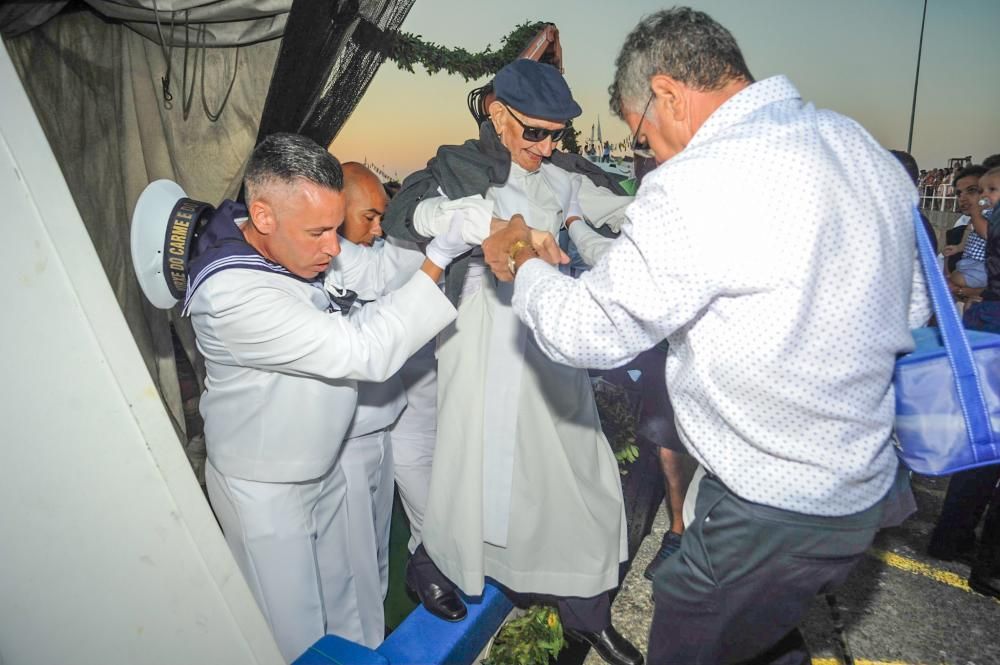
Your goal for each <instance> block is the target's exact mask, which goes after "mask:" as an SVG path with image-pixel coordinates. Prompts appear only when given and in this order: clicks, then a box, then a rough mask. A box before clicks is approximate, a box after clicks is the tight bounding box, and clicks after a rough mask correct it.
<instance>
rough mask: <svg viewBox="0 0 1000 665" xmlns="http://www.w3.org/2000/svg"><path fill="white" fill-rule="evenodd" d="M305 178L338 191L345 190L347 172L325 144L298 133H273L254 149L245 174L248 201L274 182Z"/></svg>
mask: <svg viewBox="0 0 1000 665" xmlns="http://www.w3.org/2000/svg"><path fill="white" fill-rule="evenodd" d="M298 179H304V180H308V181H309V182H312V183H315V184H317V185H320V186H321V187H327V188H329V189H333V190H335V191H338V192H339V191H341V190H343V189H344V172H343V170H342V169H341V167H340V162H338V161H337V158H336V157H334V156H333V155H331V154H330V153H329V151H328V150H327V149H326V148H324V147H323V146H321V145H319V144H318V143H316V142H315V141H313V140H312V139H310V138H307V137H305V136H301V135H299V134H288V133H285V132H279V133H277V134H270V135H269V136H267V137H266V138H265V139H264V140H263V141H261V142H260V144H259V145H258V146H257V147H256V148H254V151H253V154H251V155H250V161H249V162H247V168H246V171H244V173H243V186H244V187H245V188H246V200H247V203H249V202H250V201H253V200H254V199H255V198H256V197H257V196H258V195H259V194H260V193H261V191H262V190H263V189H264V188H265V187H267V186H269V185H271V184H275V183H281V184H284V185H290V184H292V183H293V182H294V181H295V180H298Z"/></svg>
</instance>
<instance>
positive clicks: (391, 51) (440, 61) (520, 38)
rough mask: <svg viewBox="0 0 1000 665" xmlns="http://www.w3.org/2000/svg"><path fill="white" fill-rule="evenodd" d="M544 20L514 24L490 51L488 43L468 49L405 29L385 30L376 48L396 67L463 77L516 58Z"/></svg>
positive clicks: (488, 73)
mask: <svg viewBox="0 0 1000 665" xmlns="http://www.w3.org/2000/svg"><path fill="white" fill-rule="evenodd" d="M543 27H545V23H542V22H539V21H529V22H525V23H522V24H521V25H519V26H517V27H516V28H514V30H513V31H511V32H510V33H509V34H508V35H507V36H505V37H503V38H502V39H501V41H502V42H503V48H501V49H500V50H499V51H494V50H493V48H492V46H490V45H488V44H487V46H486V48H485V49H484V50H483V51H480V52H479V53H470V52H469V51H466V50H465V49H464V48H448V47H447V46H441V45H440V44H435V43H434V42H426V41H424V39H423V37H421V36H420V35H414V34H411V33H408V32H400V33H385V34H384V36H383V39H382V42H381V43H380V44H378V48H379V50H381V51H382V52H383V53H385V55H386V57H388V58H389V59H390V60H392V61H393V62H395V63H396V64H397V65H399V67H400V69H405V70H406V71H408V72H412V71H413V66H414V65H416V64H420V65H423V66H424V69H426V70H427V71H428V73H430V74H436V73H437V72H439V71H445V72H448V73H449V74H458V75H459V76H461V77H462V78H464V79H465V80H466V81H471V80H473V79H479V78H483V77H484V76H493V75H494V74H496V73H497V72H498V71H500V69H501V68H502V67H503V66H504V65H506V64H507V63H509V62H511V61H512V60H514V59H515V58H517V56H518V54H520V52H521V50H522V49H524V47H525V46H526V45H527V44H528V41H529V40H530V39H531V38H532V37H534V36H535V35H536V34H537V33H538V32H539V31H540V30H541V29H542V28H543Z"/></svg>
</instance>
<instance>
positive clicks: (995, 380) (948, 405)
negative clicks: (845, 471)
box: [893, 211, 1000, 476]
mask: <svg viewBox="0 0 1000 665" xmlns="http://www.w3.org/2000/svg"><path fill="white" fill-rule="evenodd" d="M914 224H915V225H916V237H917V249H918V251H919V254H920V263H921V265H922V267H923V271H924V277H925V279H926V281H927V290H928V292H929V293H930V297H931V303H932V304H933V307H934V314H935V316H936V318H937V323H938V327H937V328H919V329H917V330H914V331H913V338H914V341H915V342H916V349H915V350H914V351H913V352H912V353H909V354H907V355H905V356H902V357H900V359H899V360H898V361H897V362H896V371H895V375H894V377H893V383H894V386H895V390H896V438H897V440H898V446H897V453H898V454H899V457H900V459H901V460H902V461H903V463H904V464H906V466H907V467H909V468H910V469H912V470H913V471H915V472H917V473H921V474H924V475H929V476H942V475H948V474H952V473H955V472H957V471H962V470H965V469H972V468H975V467H979V466H987V465H989V464H998V463H1000V437H998V436H997V434H996V427H995V425H994V423H997V424H1000V335H995V334H992V333H985V332H978V331H968V332H967V331H966V330H965V329H964V328H963V327H962V324H961V321H960V320H959V318H958V312H956V311H955V305H954V303H953V302H952V298H951V294H950V293H949V291H948V287H947V286H946V285H945V282H944V276H943V275H942V274H941V270H940V268H939V267H938V263H937V260H936V258H935V256H934V250H933V249H932V248H931V244H930V239H929V238H928V237H927V233H926V231H925V230H924V228H923V224H922V222H921V221H920V214H919V212H917V211H914Z"/></svg>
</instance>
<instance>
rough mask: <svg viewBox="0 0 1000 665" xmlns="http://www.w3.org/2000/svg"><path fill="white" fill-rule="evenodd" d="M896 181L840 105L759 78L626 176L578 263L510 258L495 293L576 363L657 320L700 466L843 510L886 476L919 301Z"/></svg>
mask: <svg viewBox="0 0 1000 665" xmlns="http://www.w3.org/2000/svg"><path fill="white" fill-rule="evenodd" d="M916 201H917V194H916V190H915V189H914V187H913V184H912V182H911V181H910V180H909V178H908V177H907V175H906V173H905V172H904V170H903V169H902V167H901V166H900V165H899V164H898V162H896V160H895V158H894V157H893V156H892V155H891V154H890V153H889V152H888V151H886V150H885V149H883V148H882V147H881V146H880V145H879V144H878V143H877V142H876V141H875V140H874V139H873V138H872V137H871V136H870V135H869V134H868V133H867V132H866V131H865V130H864V129H863V128H862V127H861V126H860V125H858V124H857V123H855V122H854V121H853V120H851V119H849V118H846V117H844V116H841V115H838V114H836V113H833V112H831V111H827V110H820V109H816V108H815V107H813V106H812V105H811V104H807V103H804V102H803V101H802V100H801V99H800V97H799V94H798V92H797V91H796V89H795V87H794V86H793V85H792V84H791V82H789V81H788V79H786V78H785V77H781V76H778V77H773V78H769V79H766V80H764V81H760V82H758V83H755V84H753V85H751V86H749V87H747V88H745V89H744V90H742V91H740V92H739V93H737V94H736V95H734V96H733V97H731V98H730V99H729V100H727V101H726V102H725V103H724V104H723V105H722V106H720V107H719V108H718V109H716V111H715V112H714V113H713V114H712V115H711V116H710V117H709V118H708V119H707V120H706V122H705V123H704V124H703V125H702V127H701V128H700V129H699V130H698V132H697V133H696V134H695V136H694V137H693V138H692V140H691V142H690V143H689V145H688V146H687V147H686V148H685V149H684V150H683V151H682V152H680V153H679V154H678V155H676V156H675V157H674V158H672V159H670V160H669V161H667V162H665V163H664V164H662V165H661V166H660V167H659V168H657V169H656V170H655V171H654V172H653V173H651V174H649V175H648V176H646V179H645V180H644V182H643V185H642V188H641V189H640V191H639V192H638V195H637V197H636V200H635V201H634V203H632V205H631V206H630V207H629V209H628V216H629V221H628V222H626V223H625V225H624V226H623V228H622V235H621V237H620V238H618V239H617V240H616V241H615V242H614V243H613V244H612V245H611V247H610V249H609V250H608V252H607V253H606V254H605V255H604V256H603V257H601V259H600V260H599V261H598V262H597V265H596V266H595V267H594V268H593V269H592V270H591V271H589V272H587V273H586V274H584V275H583V276H582V277H580V278H579V279H576V280H574V279H571V278H569V277H566V276H565V275H561V274H560V273H559V272H558V271H557V270H555V269H554V268H552V267H551V266H548V265H546V264H545V263H543V262H542V261H540V260H530V261H528V262H527V263H525V264H524V265H523V266H522V267H521V269H520V270H518V274H517V279H516V282H515V296H514V307H515V310H516V311H517V312H518V314H519V315H520V316H521V318H522V319H523V320H524V321H525V323H526V324H527V325H528V326H530V328H531V329H532V330H533V331H534V334H535V337H536V339H537V340H538V342H539V345H540V346H541V347H542V348H543V349H544V351H545V352H546V353H547V354H548V355H549V357H551V358H552V359H554V360H556V361H558V362H563V363H566V364H570V365H575V366H578V367H594V368H607V367H616V366H619V365H621V364H623V363H624V362H626V361H627V360H629V359H630V358H632V357H634V356H635V355H636V354H637V353H639V352H640V351H642V350H644V349H647V348H649V347H651V346H653V345H654V344H656V343H657V342H659V341H660V340H662V339H664V338H667V339H668V340H669V342H670V353H669V355H668V358H667V362H666V368H665V369H666V377H667V383H668V386H669V389H670V395H671V397H672V400H673V406H674V410H675V413H676V419H677V427H678V431H679V433H680V435H681V438H682V440H683V441H684V443H685V444H686V445H687V447H688V450H689V451H690V452H691V453H692V454H693V455H694V456H695V457H696V458H697V459H698V460H699V461H700V462H701V463H702V464H703V465H704V466H705V467H706V468H707V470H709V471H710V472H712V473H714V474H715V475H717V476H718V477H719V478H720V479H721V480H722V481H723V482H724V483H725V484H726V485H728V486H729V487H730V489H732V491H734V492H735V493H736V494H738V495H739V496H741V497H743V498H744V499H747V500H749V501H753V502H756V503H761V504H765V505H769V506H774V507H777V508H782V509H785V510H791V511H796V512H802V513H807V514H813V515H846V514H850V513H854V512H858V511H860V510H863V509H865V508H868V507H870V506H871V505H873V504H874V503H876V502H877V501H878V500H879V499H880V498H881V497H882V496H884V495H885V493H886V492H887V490H888V489H889V487H890V485H891V484H892V481H893V477H894V474H895V471H896V466H897V462H896V456H895V453H894V451H893V448H892V446H891V444H890V436H891V432H892V425H893V419H894V413H895V399H894V395H893V390H892V382H891V380H892V372H893V366H894V364H895V360H896V357H897V355H898V354H900V353H904V352H906V351H909V350H911V349H912V345H913V341H912V337H911V335H910V328H911V327H915V326H917V325H920V324H922V323H923V322H924V321H925V320H926V318H927V316H928V311H929V310H928V301H927V295H926V291H925V289H924V285H923V279H922V277H921V275H920V271H919V269H916V270H915V266H916V265H917V264H916V260H915V249H914V235H913V233H914V225H913V218H912V214H913V212H912V211H913V207H914V205H915V204H916Z"/></svg>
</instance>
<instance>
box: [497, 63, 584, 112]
mask: <svg viewBox="0 0 1000 665" xmlns="http://www.w3.org/2000/svg"><path fill="white" fill-rule="evenodd" d="M493 91H494V92H495V93H496V96H497V99H499V100H500V101H502V102H504V103H505V104H507V105H508V106H510V107H512V108H514V109H516V110H518V111H520V112H521V113H523V114H524V115H529V116H531V117H533V118H542V119H543V120H552V121H553V122H565V121H567V120H571V119H573V118H575V117H577V116H578V115H580V114H581V113H583V109H581V108H580V105H579V104H577V103H576V102H575V101H573V93H572V92H570V90H569V86H568V85H566V79H564V78H563V76H562V74H560V73H559V70H558V69H556V68H555V67H553V66H552V65H546V64H543V63H541V62H535V61H534V60H527V59H525V58H519V59H517V60H515V61H514V62H512V63H510V64H509V65H507V66H506V67H504V68H503V69H501V70H500V71H499V72H497V75H496V77H495V78H494V79H493Z"/></svg>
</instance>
